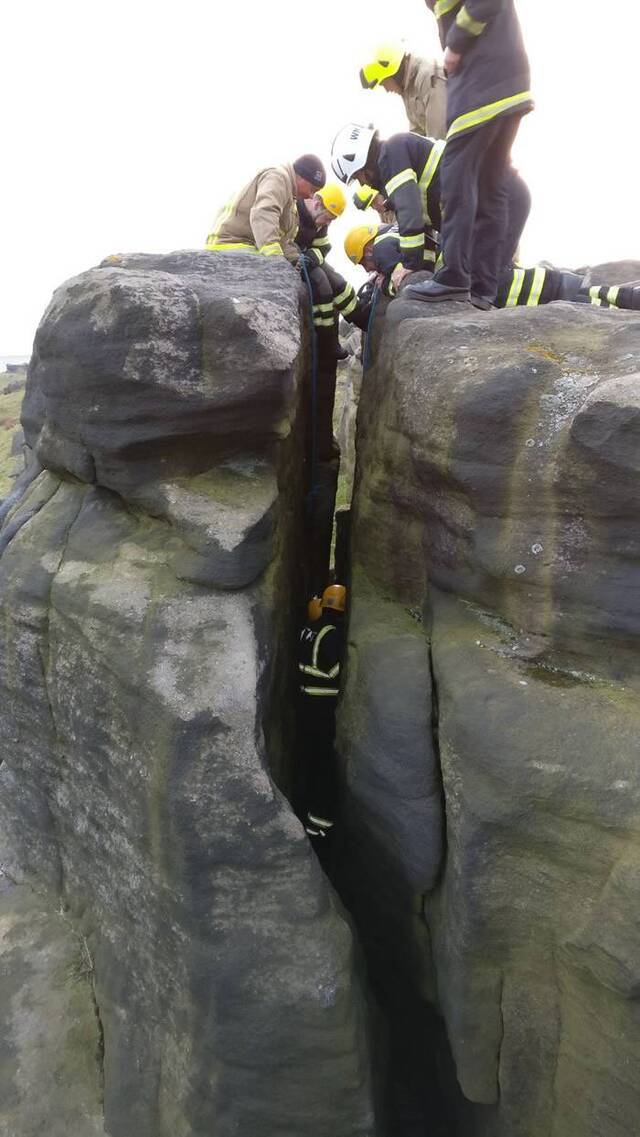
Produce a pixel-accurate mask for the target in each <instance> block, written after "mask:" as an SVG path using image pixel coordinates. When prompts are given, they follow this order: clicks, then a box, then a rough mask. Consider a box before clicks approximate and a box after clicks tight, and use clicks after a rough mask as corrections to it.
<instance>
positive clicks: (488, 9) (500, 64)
mask: <svg viewBox="0 0 640 1137" xmlns="http://www.w3.org/2000/svg"><path fill="white" fill-rule="evenodd" d="M425 2H426V4H427V7H428V8H430V9H431V10H432V11H433V13H434V15H435V17H436V19H437V21H438V29H439V32H440V41H441V43H442V46H443V47H444V49H445V55H444V65H445V70H446V72H447V126H448V129H447V146H446V150H445V154H444V157H443V162H442V165H441V172H440V176H441V181H442V207H443V214H444V217H443V225H442V230H441V238H442V262H441V263H440V264H439V265H438V267H437V269H436V272H435V274H434V278H433V280H430V281H426V282H425V283H424V284H416V285H409V287H410V288H411V291H412V295H413V297H414V298H415V299H419V300H451V299H460V298H462V299H466V298H468V296H469V290H471V292H472V293H473V294H475V295H476V296H478V297H479V298H480V300H482V301H484V302H485V304H490V303H492V302H493V301H494V300H495V297H496V293H497V288H498V272H499V269H500V263H501V255H502V249H501V245H502V240H503V236H504V231H505V226H506V212H505V211H506V194H505V179H506V175H507V171H508V168H509V155H510V152H511V146H512V143H513V140H514V138H515V136H516V133H517V130H518V126H519V124H520V119H521V118H522V116H523V115H524V114H526V113H527V112H528V111H530V110H531V109H532V108H533V100H532V96H531V91H530V90H529V83H530V76H529V61H528V59H527V55H526V52H525V49H524V44H523V41H522V33H521V31H520V24H519V22H518V17H517V15H516V10H515V7H514V0H466V3H464V4H463V3H461V0H425ZM479 306H480V307H482V306H484V304H481V305H479Z"/></svg>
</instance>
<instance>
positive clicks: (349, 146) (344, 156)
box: [331, 122, 377, 182]
mask: <svg viewBox="0 0 640 1137" xmlns="http://www.w3.org/2000/svg"><path fill="white" fill-rule="evenodd" d="M376 133H377V131H375V130H374V128H373V127H372V126H359V125H358V123H357V122H348V123H347V125H346V126H343V127H342V130H339V131H338V133H337V134H336V136H335V138H334V140H333V146H332V147H331V169H332V170H333V172H334V174H335V175H336V177H338V178H340V181H341V182H350V181H351V179H352V177H353V176H354V175H355V174H357V173H358V170H362V169H363V168H364V166H366V164H367V157H368V155H369V150H370V148H371V143H372V142H373V139H374V137H375V135H376Z"/></svg>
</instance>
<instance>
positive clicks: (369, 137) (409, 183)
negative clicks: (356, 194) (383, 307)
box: [331, 123, 528, 288]
mask: <svg viewBox="0 0 640 1137" xmlns="http://www.w3.org/2000/svg"><path fill="white" fill-rule="evenodd" d="M446 146H448V143H446V144H445V142H444V141H442V140H441V139H440V140H436V141H434V140H433V139H432V138H421V137H419V136H418V135H417V134H410V133H404V134H394V135H392V137H391V138H389V139H388V140H387V141H383V140H381V139H380V137H379V134H378V131H377V130H375V129H374V127H372V126H369V127H366V126H360V125H359V124H358V123H347V125H346V126H344V127H343V128H342V130H340V131H339V132H338V134H337V135H336V138H335V139H334V143H333V147H332V154H331V165H332V168H333V171H334V173H335V174H336V175H337V177H339V178H340V180H341V181H343V182H349V181H351V180H352V179H354V178H355V179H356V180H357V181H358V182H360V185H361V186H364V185H368V186H372V187H373V188H374V189H376V190H378V191H379V192H380V193H384V194H386V197H387V200H388V203H389V206H390V207H391V209H392V210H393V211H394V213H395V215H396V218H397V224H398V230H399V237H400V261H399V263H398V265H397V267H396V269H395V270H394V277H393V285H394V287H395V288H398V287H399V286H400V284H401V282H402V280H403V279H404V277H405V276H407V275H408V274H409V273H410V272H416V271H421V270H422V269H424V267H425V259H427V260H428V261H430V262H431V264H432V265H435V255H436V248H437V240H438V238H437V233H438V231H439V230H440V229H441V226H442V224H443V220H442V210H441V203H440V197H441V182H440V165H441V162H442V157H443V154H444V153H445V152H446ZM523 184H524V183H523V182H522V179H521V178H520V175H519V174H518V173H517V171H515V170H514V169H513V168H512V169H511V172H510V175H509V178H508V202H509V208H510V211H511V221H510V223H509V224H510V232H511V238H510V240H511V242H512V244H513V247H512V248H508V249H507V248H505V250H504V255H505V257H506V258H507V261H506V262H505V263H511V261H512V260H513V257H514V254H515V248H516V245H517V243H518V241H519V240H520V236H521V232H522V228H523V227H524V222H525V220H526V213H525V212H524V210H523V202H524V200H525V195H526V198H527V199H528V190H527V189H526V186H525V187H524V190H525V194H523V191H522V186H523ZM425 251H426V253H427V254H428V256H427V258H425Z"/></svg>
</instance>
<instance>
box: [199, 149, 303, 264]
mask: <svg viewBox="0 0 640 1137" xmlns="http://www.w3.org/2000/svg"><path fill="white" fill-rule="evenodd" d="M324 183H325V173H324V167H323V165H322V162H321V161H320V159H319V158H317V157H316V156H315V154H303V155H302V157H301V158H296V160H295V162H294V163H293V165H292V164H290V163H287V164H286V165H284V166H270V167H268V168H267V169H265V170H260V171H259V173H257V174H256V176H255V177H254V178H252V180H251V181H250V182H248V183H247V185H246V186H244V187H243V188H242V189H241V190H240V193H239V194H238V195H237V196H236V197H235V198H233V199H232V200H231V201H230V202H229V203H228V204H227V205H226V206H225V207H224V208H223V209H221V210H220V212H219V213H218V216H217V217H216V219H215V221H214V223H213V228H212V230H211V232H210V233H209V236H208V237H207V243H206V248H207V249H210V250H215V251H222V252H229V251H231V250H233V249H243V250H245V251H253V252H257V253H262V255H263V256H267V257H272V256H285V257H286V258H287V260H288V261H291V262H292V263H293V264H296V263H297V261H298V258H299V256H300V250H299V249H298V247H297V245H295V244H294V238H295V236H296V233H297V231H298V208H297V199H298V198H302V199H303V200H304V199H305V198H309V197H313V195H314V193H315V192H316V190H318V189H320V188H321V187H322V186H323V185H324Z"/></svg>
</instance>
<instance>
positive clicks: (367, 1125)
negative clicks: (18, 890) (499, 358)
mask: <svg viewBox="0 0 640 1137" xmlns="http://www.w3.org/2000/svg"><path fill="white" fill-rule="evenodd" d="M298 289H299V285H298V280H297V277H296V275H295V273H294V272H293V270H292V269H291V267H290V266H289V265H287V264H285V263H276V261H275V260H271V261H269V260H268V259H266V258H264V259H263V258H256V257H251V256H250V255H243V254H234V255H226V256H225V255H223V254H209V253H180V254H172V255H171V256H167V257H143V256H139V257H130V258H128V257H127V258H121V259H120V263H119V264H117V265H114V264H112V263H110V264H108V265H105V267H101V268H98V269H94V270H91V271H90V272H88V273H84V274H83V275H82V276H80V277H78V278H75V279H74V280H71V281H68V282H67V283H66V284H65V285H63V286H62V288H61V289H59V290H58V292H57V293H56V294H55V296H54V298H53V300H52V303H51V305H50V307H49V309H48V310H47V312H46V313H45V316H44V318H43V321H42V323H41V325H40V327H39V329H38V333H37V336H36V341H35V349H34V357H33V360H32V363H31V367H30V373H29V383H28V388H27V393H26V399H25V413H24V424H25V431H26V434H27V439H28V441H29V444H30V446H31V447H32V448H33V450H34V453H35V456H36V460H35V462H34V465H33V467H32V468H31V470H30V472H29V476H28V477H25V479H24V480H23V482H22V483H21V485H20V486H19V487H18V492H17V494H14V496H13V498H12V500H11V501H10V502H9V503H8V508H7V509H5V517H4V523H3V528H2V531H1V533H0V539H2V540H3V542H4V547H3V550H2V555H1V557H0V607H1V608H2V629H3V632H2V648H1V655H0V662H1V671H0V688H1V689H0V738H1V740H2V741H1V742H0V747H1V752H0V757H1V760H2V764H1V766H0V843H1V846H2V862H3V864H4V865H5V867H6V871H7V873H8V874H9V876H10V877H11V878H12V879H13V880H17V881H24V882H29V883H31V884H32V885H34V886H35V887H37V888H39V889H44V890H46V894H47V896H48V897H51V898H53V901H54V903H55V904H56V905H60V906H62V908H63V909H64V912H65V914H66V919H67V920H68V921H69V924H70V926H71V928H72V929H73V932H74V934H77V935H78V936H81V937H82V942H83V943H85V944H86V945H87V950H88V952H89V953H90V956H91V959H92V961H93V969H94V973H93V983H92V985H93V991H94V994H95V1004H96V1013H97V1015H98V1016H99V1020H100V1024H101V1029H102V1032H103V1038H104V1051H103V1056H102V1058H101V1071H100V1076H101V1078H102V1080H103V1085H104V1125H105V1129H106V1131H107V1132H108V1133H109V1134H111V1135H112V1137H131V1134H133V1133H135V1134H136V1135H138V1137H177V1135H178V1134H180V1135H184V1137H188V1135H192V1137H204V1135H205V1134H210V1133H214V1132H215V1133H216V1134H219V1135H220V1137H227V1135H228V1137H231V1134H236V1133H252V1134H256V1135H259V1137H287V1135H289V1137H299V1135H300V1134H301V1133H306V1134H310V1135H316V1137H325V1135H326V1134H327V1133H329V1132H335V1133H340V1134H341V1135H344V1137H369V1135H371V1134H373V1133H374V1121H373V1111H372V1104H371V1094H370V1090H369V1060H368V1050H367V1038H366V1033H367V1025H366V1007H365V1002H364V997H363V993H362V990H361V983H360V979H359V975H358V972H357V969H356V966H355V962H354V957H353V943H352V936H351V932H350V928H349V926H348V924H347V922H346V919H345V917H344V914H343V913H342V911H341V910H340V909H339V906H338V904H337V901H336V900H335V897H334V896H333V894H332V892H331V891H330V889H329V887H328V885H327V882H326V880H325V879H324V877H323V875H322V873H321V872H320V869H319V866H318V864H317V861H316V859H315V857H314V855H313V853H312V851H311V848H310V846H309V844H308V841H307V839H306V837H305V834H304V831H303V829H302V827H301V825H300V824H299V822H298V821H297V819H296V818H295V816H294V815H293V813H292V810H291V807H290V806H289V803H288V801H287V800H286V798H285V797H284V796H283V794H282V792H281V790H280V789H279V788H278V786H277V785H276V781H277V782H278V783H279V784H280V785H281V786H284V788H285V789H286V788H287V784H288V781H289V780H290V778H291V769H290V765H291V758H290V755H289V753H288V749H287V716H286V714H284V715H282V714H277V713H276V708H277V707H280V706H285V707H286V706H287V705H289V704H290V703H291V684H292V681H294V671H293V666H292V664H293V660H292V652H293V650H294V644H295V632H296V629H295V623H294V619H295V607H294V605H292V603H291V597H292V596H295V595H296V594H297V591H298V589H299V585H300V577H301V572H300V550H299V547H298V546H299V541H300V533H301V516H302V500H303V494H304V476H303V471H302V467H303V444H304V428H303V420H304V390H303V386H304V385H303V374H304V371H305V367H306V356H305V341H304V338H303V334H302V333H303V330H304V325H303V323H302V321H301V315H300V310H299V309H300V297H299V291H298ZM7 1077H8V1078H9V1084H10V1078H11V1077H13V1078H15V1077H16V1074H15V1072H14V1073H13V1074H8V1075H7ZM0 1097H1V1098H2V1101H3V1103H4V1100H5V1098H4V1092H3V1093H2V1095H0ZM1 1108H3V1107H0V1109H1ZM18 1117H19V1119H20V1120H19V1121H16V1126H17V1129H16V1132H20V1133H23V1132H24V1133H25V1135H26V1133H27V1132H30V1131H29V1130H28V1129H27V1128H26V1122H25V1128H24V1130H23V1129H22V1128H21V1125H22V1114H20V1113H19V1114H18ZM3 1120H4V1119H3ZM7 1124H8V1122H7ZM96 1124H98V1122H96ZM66 1132H67V1133H68V1134H69V1137H87V1135H88V1133H89V1132H93V1130H90V1129H88V1128H82V1125H81V1124H80V1122H77V1123H76V1122H72V1121H71V1120H70V1121H69V1125H68V1128H67V1129H66Z"/></svg>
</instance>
